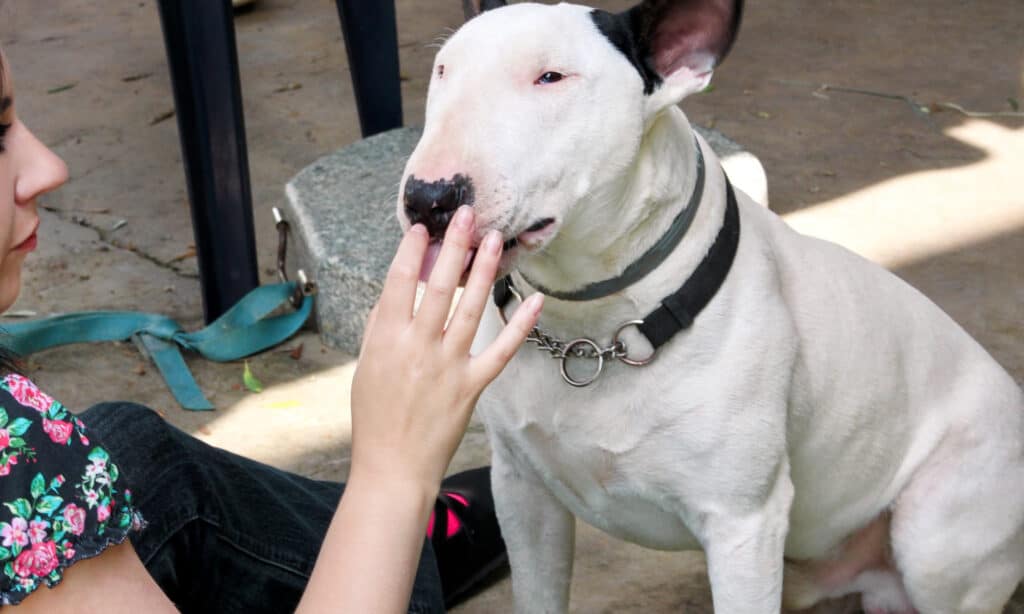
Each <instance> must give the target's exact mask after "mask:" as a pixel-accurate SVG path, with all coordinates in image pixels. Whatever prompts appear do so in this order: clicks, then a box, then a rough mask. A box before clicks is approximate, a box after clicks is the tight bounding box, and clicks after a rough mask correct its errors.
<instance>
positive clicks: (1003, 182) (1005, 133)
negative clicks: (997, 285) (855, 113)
mask: <svg viewBox="0 0 1024 614" xmlns="http://www.w3.org/2000/svg"><path fill="white" fill-rule="evenodd" d="M946 134H947V135H948V136H950V137H952V138H955V139H957V140H959V141H962V142H964V143H966V144H968V145H971V146H972V147H975V148H977V149H980V150H982V151H984V152H985V153H986V157H985V158H984V159H983V160H981V161H979V162H976V163H973V164H969V165H967V166H962V167H957V168H951V169H941V170H930V171H924V172H921V173H914V174H911V175H904V176H901V177H895V178H893V179H890V180H887V181H884V182H881V183H879V184H876V185H873V186H870V187H868V188H865V189H863V190H859V191H857V192H853V193H851V194H846V195H844V196H842V197H840V198H837V199H835V200H831V201H827V202H823V203H821V204H818V205H815V206H812V207H809V208H807V209H802V210H800V211H796V212H793V213H790V214H788V215H786V216H784V219H785V220H786V222H788V223H789V225H790V226H792V227H793V228H795V229H796V230H797V231H799V232H801V233H804V234H808V235H812V236H816V237H820V238H823V239H828V240H830V241H834V242H836V243H839V244H840V245H843V246H845V247H847V248H849V249H852V250H853V251H855V252H857V253H859V254H861V255H863V256H865V257H866V258H869V259H871V260H874V261H875V262H878V263H879V264H882V265H884V266H886V267H889V268H896V267H900V266H905V265H907V264H911V263H914V262H919V261H921V260H925V259H928V258H930V257H933V256H935V255H937V254H941V253H946V252H950V251H954V250H957V249H960V248H963V247H966V246H970V245H974V244H977V243H980V242H983V241H985V240H987V239H990V238H993V237H997V236H1000V235H1005V234H1009V233H1012V232H1015V231H1019V230H1021V229H1024V179H1022V174H1021V173H1022V171H1024V130H1013V129H1010V128H1006V127H1003V126H1001V125H999V124H995V123H992V122H989V121H985V120H978V119H972V120H968V121H966V122H964V123H963V124H962V125H959V126H956V127H954V128H950V129H949V130H947V131H946Z"/></svg>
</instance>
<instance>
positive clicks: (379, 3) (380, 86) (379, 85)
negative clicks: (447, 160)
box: [336, 0, 402, 137]
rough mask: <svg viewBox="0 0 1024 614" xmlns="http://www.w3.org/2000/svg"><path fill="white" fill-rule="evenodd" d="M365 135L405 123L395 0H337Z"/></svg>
mask: <svg viewBox="0 0 1024 614" xmlns="http://www.w3.org/2000/svg"><path fill="white" fill-rule="evenodd" d="M336 2H337V5H338V17H339V18H340V19H341V32H342V34H343V35H344V36H345V49H346V51H347V53H348V64H349V68H350V69H351V71H352V88H353V89H354V90H355V96H356V108H357V109H358V111H359V126H360V128H361V129H362V132H363V136H364V137H368V136H371V135H374V134H377V133H378V132H384V131H385V130H391V129H392V128H398V127H399V126H401V125H402V88H401V83H400V78H399V72H398V70H399V69H398V26H397V23H396V20H395V2H394V0H336Z"/></svg>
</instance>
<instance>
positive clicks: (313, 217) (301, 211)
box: [283, 127, 767, 355]
mask: <svg viewBox="0 0 1024 614" xmlns="http://www.w3.org/2000/svg"><path fill="white" fill-rule="evenodd" d="M698 131H699V132H700V133H701V134H702V135H703V136H704V137H705V138H706V139H707V140H708V142H709V143H710V144H711V146H712V148H714V150H715V151H716V153H718V155H719V157H720V158H722V163H723V166H725V169H726V172H727V173H728V175H729V177H730V179H731V180H732V181H733V183H734V184H735V185H736V186H737V187H738V188H740V189H741V190H743V191H745V192H747V193H748V194H750V195H751V196H752V197H753V198H754V199H755V200H758V201H759V202H762V203H765V204H767V182H766V179H765V174H764V169H763V168H762V167H761V163H760V162H759V161H758V160H757V158H756V157H755V156H753V155H752V154H750V153H749V152H746V151H744V150H743V148H742V147H740V146H739V145H738V144H736V143H735V142H733V141H731V140H729V139H728V138H727V137H726V136H725V135H723V134H722V133H720V132H718V131H715V130H707V129H703V128H699V127H698ZM420 133H421V129H420V128H418V127H411V128H399V129H396V130H392V131H389V132H385V133H383V134H379V135H376V136H373V137H371V138H368V139H364V140H361V141H358V142H356V143H353V144H352V145H349V146H347V147H343V148H341V149H339V150H338V151H336V152H334V153H331V154H329V155H326V156H324V157H322V158H320V159H319V160H317V161H316V162H314V163H312V164H310V165H309V166H307V167H306V168H305V169H303V170H302V171H301V172H299V173H298V174H297V175H296V176H295V177H294V178H293V179H292V180H291V181H290V182H288V185H287V186H286V188H285V193H286V196H287V198H286V202H285V205H284V207H283V212H284V214H285V219H287V220H288V221H289V223H290V224H291V227H292V240H291V245H292V246H293V247H292V253H291V254H289V264H290V268H291V269H292V271H293V272H294V270H295V269H296V268H303V269H305V271H306V272H307V273H308V274H310V275H311V276H312V278H313V279H314V280H315V281H316V282H317V284H318V285H319V288H320V292H319V295H318V296H317V298H316V309H315V312H316V325H317V327H318V329H319V331H320V337H321V339H322V340H323V342H324V344H325V345H327V346H329V347H333V348H336V349H340V350H342V351H345V352H348V353H350V354H352V355H355V354H357V353H358V352H359V344H360V340H361V339H362V332H363V326H364V324H365V321H366V316H367V314H368V313H369V311H370V309H371V308H372V307H373V305H374V303H375V302H376V300H377V297H378V296H379V295H380V291H381V287H382V285H383V282H384V276H385V275H386V273H387V269H388V265H389V264H390V263H391V258H392V256H393V255H394V253H395V249H396V248H397V247H398V241H399V238H400V236H399V226H398V221H397V220H396V219H395V202H396V199H397V196H398V183H399V181H400V180H401V177H402V170H403V169H404V167H405V161H406V159H407V158H408V157H409V155H410V154H411V153H412V150H413V149H414V148H415V147H416V143H417V141H418V140H419V137H420Z"/></svg>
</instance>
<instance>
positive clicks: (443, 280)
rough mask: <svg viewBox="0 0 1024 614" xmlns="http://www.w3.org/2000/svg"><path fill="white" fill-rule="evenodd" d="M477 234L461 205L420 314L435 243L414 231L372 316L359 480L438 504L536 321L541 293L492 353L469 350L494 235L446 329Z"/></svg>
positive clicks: (356, 470) (361, 396) (356, 448)
mask: <svg viewBox="0 0 1024 614" xmlns="http://www.w3.org/2000/svg"><path fill="white" fill-rule="evenodd" d="M473 230H474V219H473V210H472V208H471V207H468V206H464V207H461V208H460V209H459V210H458V211H457V212H456V213H455V216H454V217H453V219H452V222H451V225H450V226H449V228H448V231H447V234H446V235H445V240H444V244H443V246H442V248H441V253H440V255H439V256H438V259H437V263H436V264H435V266H434V269H433V271H432V272H431V274H430V278H429V280H428V281H427V285H426V290H425V292H424V296H423V299H422V302H421V304H420V307H419V310H418V311H417V312H416V314H415V315H413V304H414V302H415V299H416V285H417V280H418V279H419V275H420V269H421V266H422V265H423V259H424V254H425V253H426V250H427V245H428V243H429V237H428V236H427V232H426V229H425V228H424V227H423V226H421V225H417V226H413V227H412V228H411V229H410V230H409V231H408V232H407V233H406V235H405V237H404V238H403V240H402V243H401V245H400V246H399V248H398V253H397V254H396V255H395V259H394V261H393V263H392V265H391V269H390V271H389V272H388V276H387V280H386V281H385V284H384V290H383V292H382V294H381V298H380V301H379V302H378V304H377V306H376V307H374V309H373V311H372V312H371V314H370V318H369V321H368V324H367V328H366V333H365V336H364V339H363V348H362V351H361V353H360V357H359V366H358V367H357V369H356V374H355V379H354V381H353V384H352V439H353V443H352V475H351V477H350V481H352V482H356V481H359V480H360V479H361V477H362V476H364V475H366V477H367V478H368V479H370V480H373V481H380V480H393V481H394V483H397V484H404V485H405V486H407V487H409V488H411V489H414V490H412V491H411V492H410V495H411V494H412V493H413V492H417V489H420V490H419V493H423V490H421V489H424V488H425V489H427V490H426V493H425V494H427V495H428V496H429V498H430V499H431V500H432V499H433V497H434V496H435V495H436V492H437V489H438V487H439V484H440V481H441V478H442V477H443V476H444V472H445V469H446V468H447V466H448V463H449V462H450V461H451V458H452V456H453V455H454V453H455V449H456V448H457V447H458V444H459V442H460V441H461V439H462V436H463V434H464V432H465V429H466V426H467V425H468V423H469V418H470V416H471V414H472V412H473V407H474V406H475V404H476V401H477V398H478V397H479V396H480V393H481V392H482V391H483V389H484V387H486V386H487V385H488V384H489V383H490V382H491V381H492V380H493V379H494V378H495V377H496V376H497V375H498V373H499V372H500V371H501V370H502V369H503V368H504V367H505V365H506V364H507V363H508V361H509V360H510V359H511V358H512V356H513V355H514V354H515V352H516V350H517V349H518V348H519V346H520V345H521V344H522V343H523V340H524V339H525V338H526V335H527V334H528V333H529V331H530V329H531V328H532V327H533V325H534V324H535V323H536V321H537V316H538V314H539V313H540V309H541V306H542V297H541V296H540V295H534V296H533V297H531V298H530V299H528V300H527V301H526V302H525V303H523V305H522V306H521V307H520V308H519V309H518V310H517V311H516V313H515V316H514V317H513V318H512V319H511V320H510V321H509V323H508V325H507V326H506V327H505V329H504V330H503V331H502V332H501V334H500V335H499V336H498V337H497V339H495V340H494V341H493V342H492V343H491V344H490V346H489V347H487V349H486V350H484V351H483V352H481V353H480V354H478V355H477V356H471V355H470V344H471V343H472V341H473V338H474V336H475V334H476V331H477V327H478V326H479V324H480V317H481V315H482V314H483V310H484V308H485V307H486V304H487V301H488V299H489V297H490V290H491V286H492V284H493V283H494V278H495V275H496V273H497V269H498V261H499V259H500V258H501V251H502V250H501V246H502V237H501V235H500V234H499V233H498V232H497V231H492V232H491V233H490V234H488V235H487V236H486V237H485V238H484V239H483V241H482V243H481V244H480V246H479V248H478V249H477V252H476V256H475V258H474V260H473V265H472V269H471V271H470V272H469V278H468V281H467V282H466V285H465V290H464V291H463V294H462V296H461V298H460V300H459V303H458V306H457V307H456V308H455V312H454V314H453V315H452V317H451V320H450V322H449V324H448V326H447V328H445V322H446V320H447V318H448V314H449V311H450V308H451V303H452V298H453V296H454V294H455V290H456V288H457V287H458V285H459V281H460V279H461V278H462V276H463V271H464V267H465V262H466V259H467V257H468V254H469V250H470V248H471V241H472V236H473Z"/></svg>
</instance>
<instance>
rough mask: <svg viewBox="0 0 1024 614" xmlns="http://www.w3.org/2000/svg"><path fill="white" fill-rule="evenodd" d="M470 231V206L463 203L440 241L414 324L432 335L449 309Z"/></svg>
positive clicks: (471, 215) (463, 264)
mask: <svg viewBox="0 0 1024 614" xmlns="http://www.w3.org/2000/svg"><path fill="white" fill-rule="evenodd" d="M472 232H473V209H472V208H471V207H469V206H466V205H463V206H462V207H459V209H458V211H456V212H455V215H454V216H453V217H452V220H451V223H450V224H449V225H448V230H447V231H446V232H445V235H444V242H443V243H442V244H441V253H440V254H439V255H438V257H437V262H436V263H435V264H434V270H433V271H431V273H430V278H429V279H428V280H427V285H426V288H425V289H424V292H423V300H422V301H421V302H420V307H419V310H418V311H417V312H416V326H417V327H419V328H420V330H422V331H424V332H426V333H427V334H430V335H432V336H440V335H441V332H442V330H443V327H444V322H445V320H446V319H447V318H448V312H449V311H450V310H451V305H452V297H453V296H455V289H456V288H458V287H459V280H460V279H461V278H462V272H463V270H464V269H465V265H466V254H468V253H469V248H470V244H471V242H472Z"/></svg>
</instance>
